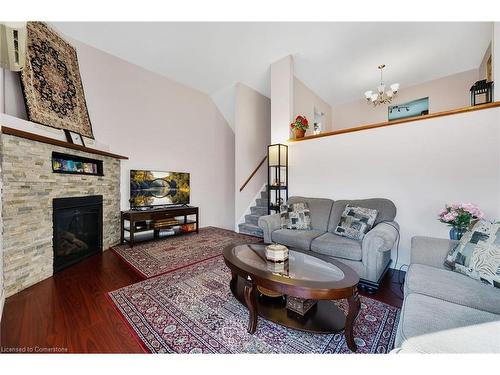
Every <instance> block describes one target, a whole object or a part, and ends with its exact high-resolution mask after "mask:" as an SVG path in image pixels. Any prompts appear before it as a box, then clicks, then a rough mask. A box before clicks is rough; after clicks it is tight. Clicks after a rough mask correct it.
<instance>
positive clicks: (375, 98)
mask: <svg viewBox="0 0 500 375" xmlns="http://www.w3.org/2000/svg"><path fill="white" fill-rule="evenodd" d="M384 68H385V64H382V65H379V66H378V69H379V70H380V85H379V86H378V87H377V92H373V91H372V90H368V91H367V92H365V98H366V100H367V101H368V103H371V104H373V106H374V107H376V106H378V105H379V104H389V103H390V102H391V101H392V98H394V97H395V96H396V94H397V93H398V90H399V83H393V84H392V85H391V86H390V87H391V89H390V90H387V91H385V84H384V79H383V73H384Z"/></svg>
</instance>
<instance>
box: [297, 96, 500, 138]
mask: <svg viewBox="0 0 500 375" xmlns="http://www.w3.org/2000/svg"><path fill="white" fill-rule="evenodd" d="M495 107H500V102H492V103H486V104H479V105H476V106H471V107H462V108H457V109H452V110H449V111H443V112H436V113H430V114H428V115H422V116H415V117H408V118H404V119H400V120H393V121H384V122H378V123H375V124H368V125H361V126H356V127H352V128H346V129H340V130H334V131H330V132H325V133H321V134H316V135H308V136H305V137H303V138H290V139H289V140H288V141H289V142H301V141H307V140H309V139H316V138H322V137H330V136H333V135H340V134H346V133H353V132H359V131H363V130H369V129H376V128H383V127H385V126H394V125H400V124H404V123H406V122H412V121H422V120H428V119H432V118H436V117H444V116H452V115H458V114H460V113H467V112H473V111H479V110H482V109H488V108H495Z"/></svg>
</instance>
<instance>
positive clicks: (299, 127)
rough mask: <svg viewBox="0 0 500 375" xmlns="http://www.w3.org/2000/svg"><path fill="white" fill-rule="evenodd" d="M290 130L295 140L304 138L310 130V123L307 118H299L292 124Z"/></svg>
mask: <svg viewBox="0 0 500 375" xmlns="http://www.w3.org/2000/svg"><path fill="white" fill-rule="evenodd" d="M290 128H291V129H292V131H293V134H294V135H295V138H303V137H304V135H305V134H306V130H307V129H309V122H308V121H307V119H306V118H305V116H301V115H299V116H297V117H296V118H295V121H294V122H292V123H291V124H290Z"/></svg>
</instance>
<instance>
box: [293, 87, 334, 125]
mask: <svg viewBox="0 0 500 375" xmlns="http://www.w3.org/2000/svg"><path fill="white" fill-rule="evenodd" d="M315 108H316V109H317V110H318V111H321V112H323V113H324V116H323V121H322V124H321V125H322V129H321V131H322V132H325V131H330V130H333V129H332V107H331V106H330V104H328V103H327V102H325V101H324V100H323V99H321V98H320V97H319V96H318V95H317V94H316V93H315V92H314V91H312V90H311V89H310V88H309V87H307V86H306V85H305V84H304V83H303V82H302V81H301V80H299V79H298V78H297V77H294V79H293V118H296V117H297V116H298V115H303V116H306V118H307V120H308V121H309V129H307V131H306V135H311V134H313V132H314V125H313V123H314V109H315Z"/></svg>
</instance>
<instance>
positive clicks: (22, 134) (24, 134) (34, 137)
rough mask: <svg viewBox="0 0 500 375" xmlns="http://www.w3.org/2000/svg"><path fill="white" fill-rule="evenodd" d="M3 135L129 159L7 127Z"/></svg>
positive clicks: (3, 128) (3, 127)
mask: <svg viewBox="0 0 500 375" xmlns="http://www.w3.org/2000/svg"><path fill="white" fill-rule="evenodd" d="M2 133H3V134H8V135H13V136H15V137H20V138H25V139H29V140H32V141H36V142H42V143H47V144H49V145H54V146H60V147H66V148H71V149H73V150H78V151H83V152H88V153H90V154H95V155H101V156H108V157H110V158H115V159H122V160H127V159H128V157H127V156H122V155H117V154H112V153H111V152H107V151H102V150H96V149H95V148H89V147H84V146H80V145H75V144H74V143H69V142H65V141H60V140H58V139H54V138H49V137H44V136H43V135H39V134H34V133H30V132H26V131H24V130H19V129H14V128H9V127H7V126H2Z"/></svg>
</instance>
